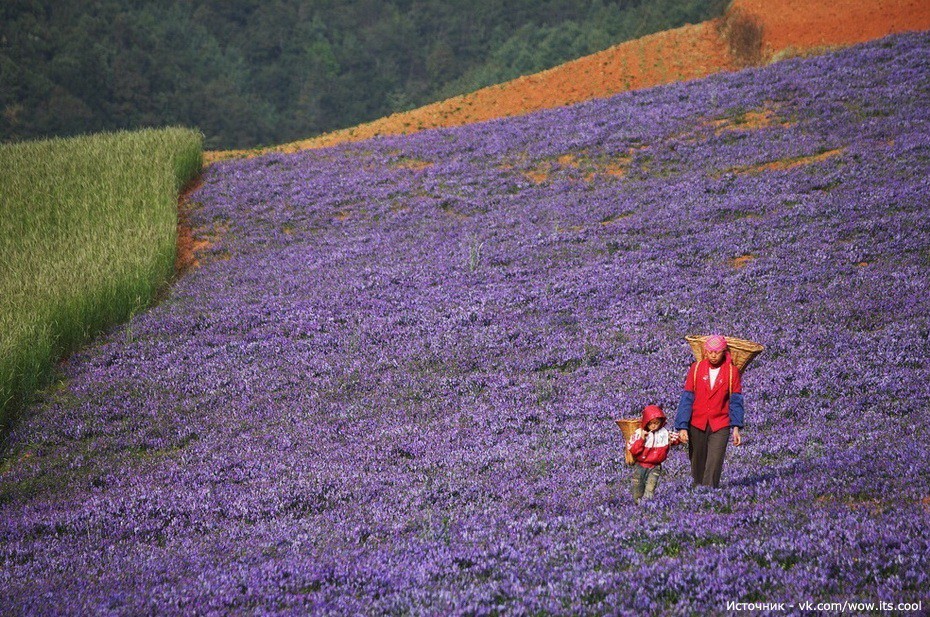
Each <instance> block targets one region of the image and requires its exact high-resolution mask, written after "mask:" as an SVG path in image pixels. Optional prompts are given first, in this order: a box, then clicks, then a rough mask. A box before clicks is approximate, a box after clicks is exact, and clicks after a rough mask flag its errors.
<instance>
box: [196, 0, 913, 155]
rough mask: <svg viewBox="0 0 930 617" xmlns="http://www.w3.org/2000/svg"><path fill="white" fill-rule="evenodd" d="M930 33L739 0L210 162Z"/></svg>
mask: <svg viewBox="0 0 930 617" xmlns="http://www.w3.org/2000/svg"><path fill="white" fill-rule="evenodd" d="M734 25H735V26H736V27H737V28H739V27H742V28H744V29H745V28H746V27H747V26H748V27H750V28H751V27H752V26H758V27H759V28H761V33H762V36H761V39H760V40H758V41H757V48H756V49H753V48H752V43H753V41H752V40H751V37H750V41H749V47H748V48H747V47H746V45H745V44H743V45H742V46H736V47H734V45H733V43H734V42H735V41H734V37H733V36H732V34H731V33H730V27H732V26H734ZM926 29H930V3H927V2H922V1H921V0H838V1H836V2H819V1H816V0H774V1H771V0H769V1H764V2H763V1H762V0H734V2H733V3H732V4H731V5H730V8H729V9H728V11H727V14H726V15H725V16H724V17H723V18H721V19H715V20H712V21H708V22H704V23H701V24H697V25H691V26H684V27H681V28H677V29H674V30H670V31H666V32H660V33H658V34H653V35H650V36H646V37H643V38H640V39H637V40H634V41H629V42H627V43H621V44H620V45H616V46H614V47H611V48H610V49H607V50H605V51H603V52H599V53H596V54H593V55H591V56H586V57H584V58H580V59H578V60H574V61H571V62H567V63H565V64H563V65H561V66H558V67H556V68H553V69H549V70H546V71H543V72H541V73H537V74H534V75H528V76H524V77H520V78H518V79H515V80H513V81H509V82H506V83H503V84H500V85H496V86H490V87H488V88H483V89H481V90H478V91H476V92H473V93H471V94H466V95H463V96H458V97H454V98H451V99H448V100H445V101H441V102H438V103H434V104H431V105H426V106H424V107H421V108H419V109H415V110H413V111H410V112H405V113H398V114H394V115H391V116H388V117H385V118H382V119H380V120H376V121H374V122H369V123H365V124H362V125H360V126H356V127H351V128H348V129H344V130H339V131H334V132H332V133H327V134H325V135H321V136H319V137H316V138H313V139H307V140H302V141H297V142H294V143H289V144H283V145H280V146H276V147H272V148H265V149H258V150H236V151H220V152H208V153H207V154H206V157H205V160H206V162H208V163H209V162H212V161H214V160H222V159H226V158H231V157H241V156H254V155H255V154H259V153H264V152H271V151H279V152H296V151H299V150H303V149H306V148H320V147H326V146H331V145H335V144H338V143H343V142H352V141H360V140H364V139H370V138H372V137H376V136H379V135H398V134H409V133H413V132H417V131H420V130H424V129H430V128H439V127H450V126H461V125H463V124H469V123H472V122H481V121H486V120H490V119H493V118H504V117H510V116H515V115H520V114H524V113H530V112H533V111H538V110H540V109H549V108H553V107H560V106H563V105H570V104H573V103H577V102H580V101H586V100H589V99H593V98H600V97H605V96H610V95H612V94H617V93H619V92H626V91H629V90H636V89H641V88H648V87H652V86H657V85H661V84H666V83H670V82H675V81H684V80H689V79H698V78H701V77H705V76H707V75H710V74H713V73H716V72H719V71H730V70H734V69H737V68H740V67H741V66H745V65H746V64H747V63H764V62H766V61H771V60H773V59H777V58H781V57H785V56H790V55H797V54H806V53H816V52H823V51H824V50H825V49H827V48H831V47H842V46H846V45H852V44H854V43H860V42H864V41H868V40H872V39H875V38H879V37H882V36H886V35H888V34H892V33H895V32H906V31H914V30H926Z"/></svg>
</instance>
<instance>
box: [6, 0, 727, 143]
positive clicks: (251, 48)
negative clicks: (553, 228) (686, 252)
mask: <svg viewBox="0 0 930 617" xmlns="http://www.w3.org/2000/svg"><path fill="white" fill-rule="evenodd" d="M727 4H728V0H614V1H610V0H511V1H508V2H502V1H500V0H471V1H470V2H467V3H463V2H457V1H455V0H341V1H336V0H150V1H146V2H142V1H139V0H55V1H54V2H51V1H40V0H4V2H3V3H2V6H0V140H2V141H5V142H10V141H19V140H25V139H35V138H42V137H49V136H68V135H76V134H84V133H91V132H99V131H108V130H117V129H136V128H141V127H150V126H166V125H183V126H189V127H197V128H199V129H200V130H201V131H202V132H203V133H204V136H205V140H204V146H205V147H206V148H208V149H216V148H245V147H254V146H258V145H271V144H279V143H285V142H288V141H294V140H297V139H304V138H308V137H313V136H315V135H317V134H320V133H324V132H327V131H331V130H335V129H339V128H344V127H347V126H353V125H356V124H359V123H362V122H366V121H369V120H374V119H376V118H379V117H382V116H385V115H388V114H391V113H393V112H397V111H405V110H408V109H412V108H415V107H419V106H421V105H424V104H426V103H429V102H433V101H436V100H441V99H444V98H448V97H450V96H454V95H456V94H462V93H466V92H471V91H473V90H476V89H478V88H481V87H484V86H488V85H491V84H495V83H500V82H503V81H507V80H509V79H513V78H515V77H518V76H520V75H525V74H529V73H534V72H537V71H540V70H544V69H546V68H550V67H552V66H556V65H558V64H561V63H563V62H566V61H568V60H571V59H574V58H577V57H580V56H584V55H587V54H590V53H594V52H596V51H600V50H602V49H606V48H607V47H610V46H611V45H614V44H617V43H619V42H622V41H625V40H630V39H634V38H638V37H640V36H644V35H646V34H650V33H652V32H658V31H661V30H666V29H669V28H674V27H678V26H681V25H684V24H686V23H698V22H701V21H704V20H707V19H710V18H713V17H716V16H718V15H720V14H722V12H723V10H724V9H725V7H726V5H727Z"/></svg>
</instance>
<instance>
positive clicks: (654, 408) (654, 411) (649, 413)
mask: <svg viewBox="0 0 930 617" xmlns="http://www.w3.org/2000/svg"><path fill="white" fill-rule="evenodd" d="M656 418H658V419H659V420H661V421H662V426H665V421H666V418H665V413H663V412H662V409H661V408H660V407H659V406H658V405H647V406H646V408H645V409H643V421H642V424H641V426H642V428H644V429H645V428H646V425H647V424H649V422H651V421H652V420H655V419H656ZM659 428H661V426H660V427H659Z"/></svg>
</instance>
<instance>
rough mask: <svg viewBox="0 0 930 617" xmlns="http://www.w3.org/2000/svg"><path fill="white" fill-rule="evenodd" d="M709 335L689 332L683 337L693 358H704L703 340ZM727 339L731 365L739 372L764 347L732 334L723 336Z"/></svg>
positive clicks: (744, 368) (743, 369) (742, 370)
mask: <svg viewBox="0 0 930 617" xmlns="http://www.w3.org/2000/svg"><path fill="white" fill-rule="evenodd" d="M708 338H710V337H709V335H705V336H699V335H696V334H689V335H688V336H686V337H685V340H686V341H688V344H689V345H690V346H691V353H692V354H694V359H695V360H697V361H698V362H700V361H701V360H703V359H704V341H706V340H707V339H708ZM724 338H725V339H727V348H728V349H729V350H730V358H732V359H733V365H734V366H736V368H737V369H738V370H739V372H740V373H743V372H744V371H745V370H746V367H747V366H749V363H750V362H752V359H753V358H755V357H756V356H758V355H759V354H760V353H762V351H763V350H764V349H765V347H763V346H762V345H760V344H759V343H754V342H753V341H749V340H746V339H742V338H735V337H732V336H725V337H724Z"/></svg>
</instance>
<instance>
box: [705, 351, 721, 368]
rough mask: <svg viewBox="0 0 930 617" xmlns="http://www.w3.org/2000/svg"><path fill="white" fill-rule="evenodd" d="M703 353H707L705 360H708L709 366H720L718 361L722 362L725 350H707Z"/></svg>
mask: <svg viewBox="0 0 930 617" xmlns="http://www.w3.org/2000/svg"><path fill="white" fill-rule="evenodd" d="M704 353H706V354H707V361H708V362H710V364H711V366H720V363H721V362H723V358H724V356H725V355H726V350H722V351H707V350H705V351H704Z"/></svg>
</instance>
